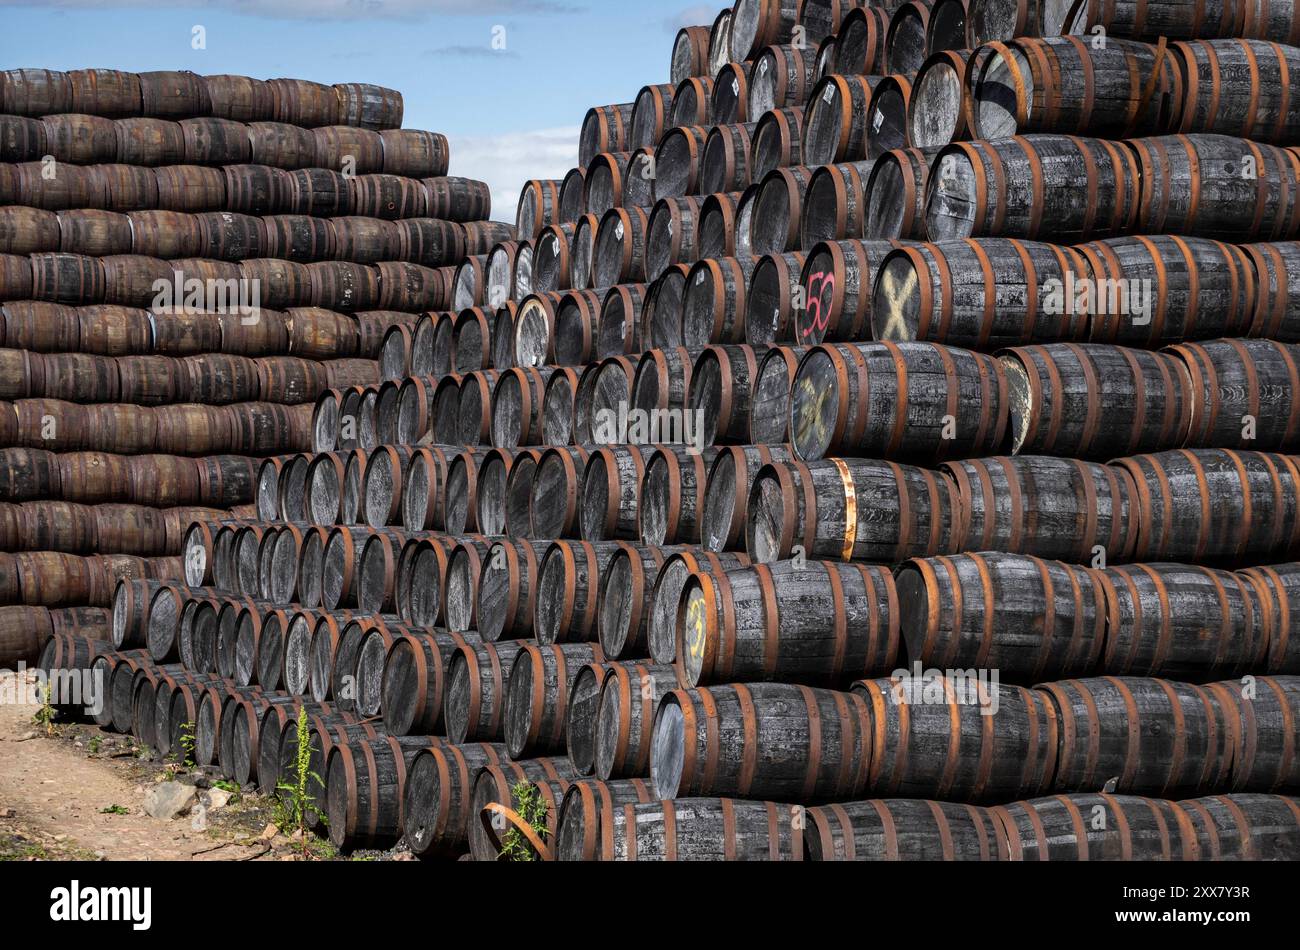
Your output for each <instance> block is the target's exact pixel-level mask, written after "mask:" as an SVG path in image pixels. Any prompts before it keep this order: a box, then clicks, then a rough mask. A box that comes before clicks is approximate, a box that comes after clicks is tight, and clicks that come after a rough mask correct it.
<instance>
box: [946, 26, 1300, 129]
mask: <svg viewBox="0 0 1300 950" xmlns="http://www.w3.org/2000/svg"><path fill="white" fill-rule="evenodd" d="M1112 39H1113V38H1112V37H1107V39H1106V42H1105V43H1101V44H1095V43H1090V42H1088V41H1087V40H1085V39H1080V38H1079V37H1077V36H1053V37H1047V38H1043V39H1037V38H1030V37H1023V38H1020V39H1016V40H1012V41H1011V42H1009V43H1005V44H1004V43H994V44H991V46H992V48H991V50H990V52H989V54H988V56H987V57H986V58H985V59H984V61H983V63H981V64H980V66H979V67H978V69H977V70H976V71H975V72H974V73H973V74H971V76H970V77H969V82H970V90H971V91H970V95H971V100H972V101H971V118H972V120H973V129H972V131H973V133H974V137H976V138H984V139H1001V138H1008V137H1010V136H1013V135H1023V134H1025V133H1027V132H1059V133H1064V134H1069V135H1096V136H1099V137H1101V138H1130V137H1132V136H1135V135H1158V134H1160V133H1162V132H1168V131H1171V130H1172V129H1173V128H1174V127H1175V125H1176V123H1177V122H1178V119H1179V112H1181V111H1182V109H1183V104H1184V96H1185V95H1187V94H1190V97H1191V98H1192V101H1193V102H1194V101H1195V98H1194V97H1195V92H1194V90H1195V89H1196V86H1197V85H1198V83H1197V82H1194V81H1191V80H1190V78H1188V79H1187V80H1186V81H1187V82H1188V89H1187V92H1186V93H1185V92H1184V89H1183V84H1184V81H1185V77H1187V72H1186V66H1183V68H1182V69H1180V68H1179V65H1180V64H1179V63H1178V62H1177V59H1178V56H1177V54H1175V55H1172V56H1171V55H1167V51H1166V50H1165V48H1163V47H1155V46H1149V45H1147V44H1146V43H1139V42H1134V41H1131V40H1123V39H1114V42H1112V41H1111V40H1112ZM1298 78H1300V77H1298ZM1206 131H1210V130H1206Z"/></svg>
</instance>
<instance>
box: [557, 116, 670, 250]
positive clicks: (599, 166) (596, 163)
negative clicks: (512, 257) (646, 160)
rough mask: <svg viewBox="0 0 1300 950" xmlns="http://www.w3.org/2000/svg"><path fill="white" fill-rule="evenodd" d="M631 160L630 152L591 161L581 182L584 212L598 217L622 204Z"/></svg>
mask: <svg viewBox="0 0 1300 950" xmlns="http://www.w3.org/2000/svg"><path fill="white" fill-rule="evenodd" d="M656 141H657V140H656ZM631 158H632V153H631V152H630V151H626V152H601V153H600V154H599V155H597V156H596V157H595V158H593V159H592V160H591V164H590V165H588V166H587V174H586V178H585V179H584V182H583V188H584V204H585V205H586V208H585V210H586V211H589V212H591V213H592V214H594V215H596V216H598V217H599V216H601V215H603V214H604V213H605V212H606V211H608V210H609V209H610V208H614V207H618V206H621V205H622V204H623V195H624V193H625V189H626V180H627V174H628V163H629V162H630V161H631ZM552 227H554V225H552ZM539 250H540V248H539Z"/></svg>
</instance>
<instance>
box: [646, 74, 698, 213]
mask: <svg viewBox="0 0 1300 950" xmlns="http://www.w3.org/2000/svg"><path fill="white" fill-rule="evenodd" d="M677 101H678V103H681V102H683V101H685V100H683V99H682V98H681V93H680V90H679V93H678V100H677ZM674 111H676V110H674ZM708 136H709V129H708V127H706V126H704V125H679V126H677V127H676V128H674V129H671V130H669V131H668V132H667V133H665V135H664V137H663V139H662V140H660V142H659V146H658V148H656V149H655V156H654V169H655V182H654V185H655V188H654V192H655V197H656V198H661V199H662V198H680V197H683V196H685V195H695V194H699V183H700V174H701V172H702V169H701V167H700V166H701V164H702V162H703V159H704V146H705V144H706V142H707V141H708Z"/></svg>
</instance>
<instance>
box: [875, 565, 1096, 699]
mask: <svg viewBox="0 0 1300 950" xmlns="http://www.w3.org/2000/svg"><path fill="white" fill-rule="evenodd" d="M1107 606H1108V602H1107V600H1106V586H1105V582H1104V581H1103V580H1102V576H1101V573H1100V572H1099V571H1095V570H1092V569H1091V568H1086V567H1074V566H1072V565H1069V564H1063V563H1061V562H1059V561H1046V560H1042V559H1040V558H1035V557H1025V556H1023V555H1015V554H962V555H958V556H956V557H938V558H923V559H917V560H913V561H909V562H908V563H907V564H906V565H904V566H903V568H902V569H901V570H900V571H899V574H898V617H899V621H900V626H901V628H902V638H903V641H904V643H905V644H906V648H907V656H908V658H909V659H910V660H912V661H913V662H919V663H920V664H921V665H922V667H923V668H925V669H949V670H951V669H975V668H996V669H998V670H999V671H1000V675H1001V676H1002V677H1003V678H1004V679H1007V680H1011V681H1015V682H1021V683H1034V682H1041V681H1042V680H1043V679H1052V678H1060V677H1064V676H1074V675H1082V674H1087V673H1091V672H1093V671H1094V670H1096V669H1097V668H1098V661H1099V660H1100V659H1101V656H1102V648H1103V645H1104V643H1105V640H1106V610H1107ZM995 617H996V618H997V622H996V623H994V622H993V621H994V618H995Z"/></svg>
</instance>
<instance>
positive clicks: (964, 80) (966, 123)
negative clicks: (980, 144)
mask: <svg viewBox="0 0 1300 950" xmlns="http://www.w3.org/2000/svg"><path fill="white" fill-rule="evenodd" d="M949 2H950V3H951V2H953V0H949ZM957 2H959V0H957ZM945 5H946V4H945ZM964 45H965V44H964V43H961V44H959V45H958V46H957V47H954V48H952V49H945V50H937V51H935V52H933V53H932V54H931V55H930V56H929V57H927V58H926V60H925V62H924V63H922V64H921V67H920V69H918V70H917V73H916V79H915V80H914V81H913V83H912V95H911V96H910V97H909V98H908V101H907V144H908V145H911V146H912V147H913V148H918V149H929V150H931V151H933V150H935V149H941V148H943V147H944V146H946V145H949V144H951V143H952V142H958V141H961V140H963V139H967V138H970V137H971V129H972V125H973V121H974V120H973V117H972V115H971V110H972V102H971V96H970V91H969V85H968V76H969V74H970V71H971V70H977V69H979V67H980V65H981V64H982V62H983V61H984V60H985V59H986V58H987V57H988V56H989V55H991V52H992V49H993V48H992V47H983V48H981V49H980V50H979V51H977V52H975V53H974V54H972V52H971V50H968V49H962V48H961V46H964Z"/></svg>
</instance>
